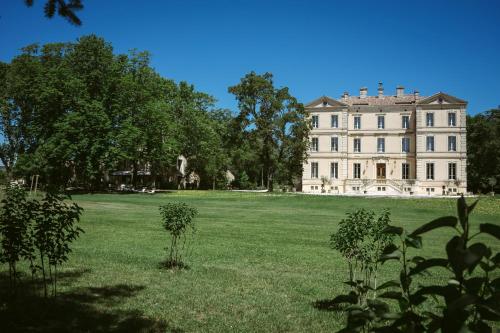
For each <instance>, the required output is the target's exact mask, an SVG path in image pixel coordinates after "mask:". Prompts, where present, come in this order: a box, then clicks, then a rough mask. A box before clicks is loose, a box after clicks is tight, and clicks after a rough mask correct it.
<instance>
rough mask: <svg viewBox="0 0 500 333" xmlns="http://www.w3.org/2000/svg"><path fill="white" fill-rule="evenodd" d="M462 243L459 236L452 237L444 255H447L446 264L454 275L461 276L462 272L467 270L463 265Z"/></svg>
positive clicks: (463, 250)
mask: <svg viewBox="0 0 500 333" xmlns="http://www.w3.org/2000/svg"><path fill="white" fill-rule="evenodd" d="M463 247H464V241H463V239H462V238H461V237H459V236H454V237H453V238H452V239H451V240H450V241H449V242H448V243H447V244H446V254H447V255H448V262H449V263H450V266H451V268H452V269H453V272H455V275H457V276H461V275H462V272H463V271H464V270H465V269H466V268H467V265H466V264H465V260H464V257H465V249H464V248H463Z"/></svg>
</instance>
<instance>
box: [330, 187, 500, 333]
mask: <svg viewBox="0 0 500 333" xmlns="http://www.w3.org/2000/svg"><path fill="white" fill-rule="evenodd" d="M476 204H477V201H476V202H474V203H473V204H472V205H470V206H468V205H467V204H466V202H465V199H464V197H463V196H462V197H461V198H459V199H458V201H457V213H458V218H457V217H454V216H445V217H441V218H438V219H436V220H433V221H431V222H429V223H426V224H424V225H422V226H421V227H419V228H417V229H416V230H414V231H413V232H411V233H410V232H408V231H406V230H404V229H403V228H400V227H394V226H389V227H387V228H386V229H385V231H384V232H385V233H386V234H388V235H396V236H398V237H399V245H395V244H391V245H389V246H388V247H387V248H386V249H385V250H384V252H383V255H382V256H381V257H380V261H381V262H385V261H387V260H396V261H397V262H398V263H399V265H400V267H401V269H400V272H399V279H394V280H390V281H387V282H385V283H383V284H382V285H380V286H379V287H377V288H376V289H377V290H379V291H381V290H386V291H384V292H383V293H382V294H380V295H379V296H378V297H377V298H376V299H373V300H368V302H367V303H366V304H364V305H362V306H360V305H359V298H360V297H362V295H360V294H359V293H358V292H357V291H352V292H351V293H350V294H349V295H340V296H337V297H336V298H335V299H334V300H333V303H334V304H340V303H348V304H351V305H350V306H349V307H348V308H347V313H348V317H347V324H346V327H345V328H344V329H343V330H342V331H343V332H361V331H364V332H365V331H373V332H410V333H411V332H436V331H438V330H440V331H441V332H443V333H448V332H491V331H492V327H491V323H492V322H494V321H500V302H498V299H499V297H500V278H499V277H498V268H499V267H500V253H496V254H493V252H492V249H491V248H490V247H488V246H487V245H486V244H484V243H482V242H475V243H473V244H471V243H472V240H473V239H474V238H475V237H476V236H477V235H479V234H486V235H490V236H493V237H495V238H496V239H500V226H498V225H494V224H489V223H483V224H480V225H479V232H478V233H476V234H474V235H470V223H469V214H470V213H471V212H472V211H473V209H474V207H475V206H476ZM443 227H451V228H453V229H455V231H456V235H455V236H453V237H452V238H451V239H450V240H449V241H448V243H447V244H446V246H445V249H446V258H430V259H426V258H423V257H420V256H415V257H409V255H408V249H409V248H414V249H417V250H418V249H420V248H421V247H422V235H423V234H425V233H427V232H429V231H432V230H434V229H437V228H443ZM436 267H440V268H441V271H443V270H442V269H444V270H445V271H447V272H448V279H446V281H447V283H443V284H431V285H415V284H414V283H413V281H414V279H415V277H417V276H418V275H421V274H430V269H433V268H436ZM429 298H431V299H439V300H440V304H439V305H438V306H435V305H433V304H432V303H430V302H427V300H428V299H429ZM389 302H396V304H397V308H398V311H396V312H393V311H391V310H390V309H391V308H390V303H389ZM424 307H425V309H424Z"/></svg>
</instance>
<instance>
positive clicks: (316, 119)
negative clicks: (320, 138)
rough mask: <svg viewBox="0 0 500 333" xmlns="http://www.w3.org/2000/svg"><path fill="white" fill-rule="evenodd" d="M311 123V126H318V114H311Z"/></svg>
mask: <svg viewBox="0 0 500 333" xmlns="http://www.w3.org/2000/svg"><path fill="white" fill-rule="evenodd" d="M312 125H313V128H318V127H319V117H318V116H312Z"/></svg>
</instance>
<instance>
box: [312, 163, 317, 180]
mask: <svg viewBox="0 0 500 333" xmlns="http://www.w3.org/2000/svg"><path fill="white" fill-rule="evenodd" d="M311 178H318V162H312V163H311Z"/></svg>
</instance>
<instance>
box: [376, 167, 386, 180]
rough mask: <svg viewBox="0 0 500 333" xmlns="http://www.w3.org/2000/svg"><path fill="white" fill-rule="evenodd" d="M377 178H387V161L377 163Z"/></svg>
mask: <svg viewBox="0 0 500 333" xmlns="http://www.w3.org/2000/svg"><path fill="white" fill-rule="evenodd" d="M377 179H385V163H377Z"/></svg>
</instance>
